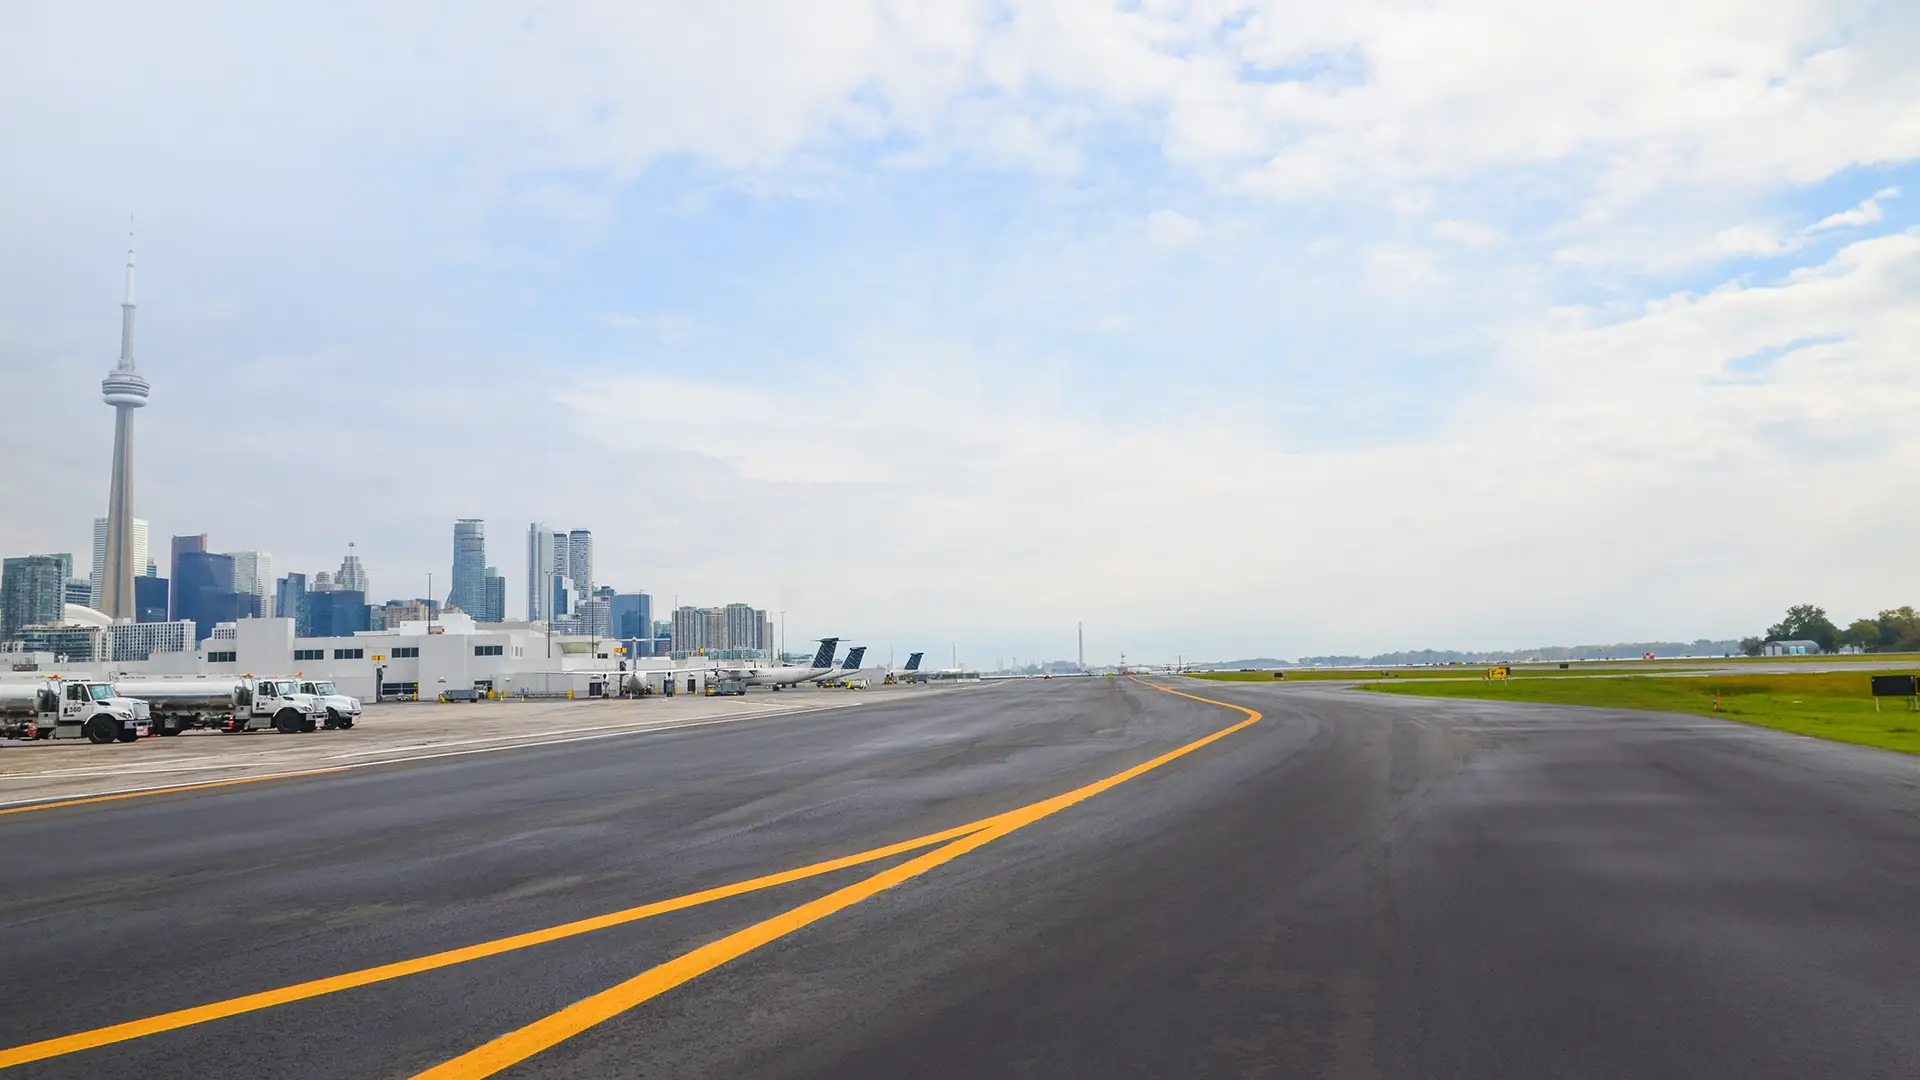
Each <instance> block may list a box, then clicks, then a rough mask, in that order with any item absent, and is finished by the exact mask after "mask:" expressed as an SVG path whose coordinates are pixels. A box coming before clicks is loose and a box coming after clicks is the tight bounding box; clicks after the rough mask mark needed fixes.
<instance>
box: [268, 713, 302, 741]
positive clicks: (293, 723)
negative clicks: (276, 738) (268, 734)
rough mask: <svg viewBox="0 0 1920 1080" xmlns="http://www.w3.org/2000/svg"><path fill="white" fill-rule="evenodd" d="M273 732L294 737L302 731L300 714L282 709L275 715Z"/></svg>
mask: <svg viewBox="0 0 1920 1080" xmlns="http://www.w3.org/2000/svg"><path fill="white" fill-rule="evenodd" d="M273 730H275V731H277V732H279V733H280V734H282V735H292V734H293V733H294V732H296V731H299V730H300V714H299V713H297V712H294V711H293V710H292V709H282V710H281V711H279V712H277V713H274V714H273Z"/></svg>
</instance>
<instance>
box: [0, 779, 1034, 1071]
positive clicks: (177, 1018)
mask: <svg viewBox="0 0 1920 1080" xmlns="http://www.w3.org/2000/svg"><path fill="white" fill-rule="evenodd" d="M998 820H999V818H998V817H990V818H983V819H981V820H979V821H974V822H969V823H968V824H965V825H961V826H957V827H955V828H952V829H945V830H942V831H941V832H937V833H929V834H927V835H926V836H919V837H915V838H913V839H912V840H902V841H901V842H899V843H897V844H888V845H886V846H885V847H877V848H874V849H872V850H870V851H862V852H859V853H857V854H853V855H844V856H841V857H840V858H837V859H828V860H827V861H825V862H817V863H813V864H812V865H810V866H802V867H798V868H796V869H793V870H783V871H781V872H780V873H777V874H767V875H765V876H763V877H757V878H750V879H748V880H746V881H738V882H735V883H733V884H731V885H721V886H718V887H717V888H712V889H705V890H702V891H700V892H695V893H688V894H686V895H685V896H677V897H674V898H673V899H670V900H656V901H654V902H653V903H651V904H642V905H640V906H639V907H632V908H627V909H626V910H624V911H615V912H611V913H609V914H606V915H596V916H594V917H593V918H590V919H580V920H578V921H576V922H569V923H561V924H560V925H558V926H549V927H547V928H546V929H544V930H534V931H530V932H528V933H525V934H515V935H513V936H512V937H504V938H498V939H496V940H493V941H485V942H481V943H480V944H478V945H468V946H466V947H464V948H459V949H449V950H447V951H446V952H437V953H433V954H431V955H428V956H421V957H416V958H414V959H412V960H402V961H400V962H398V963H393V964H382V965H380V966H379V967H370V968H364V969H362V970H360V971H350V972H347V973H346V974H344V975H333V976H330V977H328V978H324V979H315V980H313V981H311V982H303V983H295V984H294V985H292V986H283V987H280V988H279V989H277V990H267V991H263V992H261V993H258V994H247V995H245V996H243V997H237V998H229V999H227V1000H226V1001H216V1002H213V1003H211V1004H208V1005H198V1006H195V1007H193V1008H190V1009H181V1010H178V1011H176V1012H169V1013H161V1014H160V1015H158V1016H149V1017H146V1018H145V1019H142V1020H130V1021H128V1022H126V1023H124V1024H113V1025H110V1026H108V1027H103V1028H95V1029H93V1030H92V1031H82V1032H78V1033H76V1034H73V1035H64V1036H61V1037H60V1038H57V1039H45V1040H42V1041H40V1042H34V1043H26V1044H25V1045H22V1046H15V1047H10V1048H8V1049H5V1050H0V1069H4V1068H8V1067H10V1066H14V1065H24V1064H26V1063H27V1062H29V1061H41V1060H44V1059H46V1058H51V1057H60V1056H61V1055H64V1054H71V1053H74V1052H75V1051H78V1050H90V1049H92V1048H94V1047H96V1046H105V1045H107V1044H109V1043H117V1042H125V1041H126V1040H128V1039H138V1038H141V1037H143V1036H147V1035H155V1034H158V1033H160V1032H162V1031H172V1030H174V1029H176V1028H183V1027H191V1026H193V1025H195V1024H204V1023H206V1022H207V1021H209V1020H219V1019H222V1018H225V1017H228V1016H237V1015H239V1014H241V1013H248V1012H254V1011H256V1010H259V1009H266V1008H271V1007H273V1006H275V1005H284V1004H287V1003H288V1002H292V1001H303V1000H305V999H307V998H314V997H320V996H322V995H324V994H333V993H338V992H339V991H341V990H351V989H353V988H355V987H359V986H367V985H369V984H371V983H377V982H385V981H386V980H388V979H398V978H401V977H403V976H407V975H417V974H419V973H420V972H423V971H433V970H434V969H436V968H443V967H452V966H453V965H455V964H464V963H466V962H467V961H469V960H479V959H481V958H483V957H488V956H498V955H499V954H501V953H506V952H513V951H515V950H517V949H524V948H527V947H529V946H532V945H541V944H545V943H546V942H549V941H558V940H560V939H562V938H569V937H574V936H576V935H579V934H585V933H589V932H591V931H594V930H602V929H605V928H607V927H609V926H619V925H622V924H623V923H630V922H637V921H639V920H641V919H646V918H651V917H653V916H655V915H662V914H665V913H667V912H669V911H680V910H682V909H684V908H690V907H697V906H698V905H701V904H707V903H712V902H713V901H715V900H724V899H726V898H727V897H730V896H739V895H741V894H742V893H750V892H756V891H758V890H760V889H770V888H773V887H774V886H776V885H786V884H789V883H792V882H795V881H802V880H804V879H806V878H811V877H818V876H819V875H821V874H830V873H832V872H834V871H835V870H844V869H846V868H847V867H850V866H861V865H864V864H866V863H870V862H874V861H876V860H879V859H884V858H887V857H889V856H892V855H903V854H905V853H907V852H909V851H917V850H919V849H920V848H923V847H927V846H929V845H932V844H939V843H944V842H946V841H948V840H952V839H954V838H955V837H959V836H965V835H968V834H969V833H972V832H978V831H979V830H981V829H985V828H988V827H991V826H992V825H993V824H994V823H995V822H997V821H998Z"/></svg>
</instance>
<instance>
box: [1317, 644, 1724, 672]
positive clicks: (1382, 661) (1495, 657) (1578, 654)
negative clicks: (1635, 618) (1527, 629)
mask: <svg viewBox="0 0 1920 1080" xmlns="http://www.w3.org/2000/svg"><path fill="white" fill-rule="evenodd" d="M1739 647H1740V643H1739V642H1738V641H1733V640H1727V641H1715V640H1712V639H1711V638H1699V639H1696V640H1694V641H1616V642H1614V643H1612V644H1610V645H1537V646H1534V647H1533V648H1529V649H1499V650H1494V651H1491V652H1471V651H1460V650H1456V649H1414V650H1411V651H1407V652H1390V653H1380V654H1379V655H1377V656H1303V657H1301V658H1300V660H1299V663H1300V666H1302V667H1308V666H1314V665H1317V666H1320V667H1361V666H1371V665H1375V664H1378V665H1381V666H1383V667H1384V666H1396V665H1410V664H1490V663H1497V662H1499V661H1501V660H1547V661H1556V660H1638V659H1640V658H1641V657H1643V656H1645V655H1646V654H1648V653H1652V654H1653V655H1654V656H1656V657H1661V658H1669V657H1679V656H1731V655H1733V653H1734V652H1735V651H1737V650H1738V649H1739Z"/></svg>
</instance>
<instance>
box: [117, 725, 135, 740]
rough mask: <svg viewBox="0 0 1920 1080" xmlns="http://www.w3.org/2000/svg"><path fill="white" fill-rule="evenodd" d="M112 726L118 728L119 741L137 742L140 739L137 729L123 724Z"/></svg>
mask: <svg viewBox="0 0 1920 1080" xmlns="http://www.w3.org/2000/svg"><path fill="white" fill-rule="evenodd" d="M114 726H115V727H117V728H119V729H120V732H119V734H120V741H121V742H139V741H140V732H139V729H137V728H130V727H128V726H126V725H125V724H116V725H114Z"/></svg>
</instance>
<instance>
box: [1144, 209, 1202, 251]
mask: <svg viewBox="0 0 1920 1080" xmlns="http://www.w3.org/2000/svg"><path fill="white" fill-rule="evenodd" d="M1205 233H1206V229H1205V227H1204V226H1202V225H1201V224H1200V223H1199V222H1197V221H1195V220H1193V219H1192V218H1190V217H1188V216H1186V215H1185V214H1182V213H1180V212H1179V211H1177V210H1155V211H1154V212H1153V213H1151V214H1148V215H1147V238H1148V239H1149V240H1151V241H1152V242H1153V243H1154V244H1156V245H1158V246H1160V247H1164V248H1183V247H1191V246H1193V245H1194V244H1197V243H1199V242H1200V238H1201V237H1202V236H1203V235H1205Z"/></svg>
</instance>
